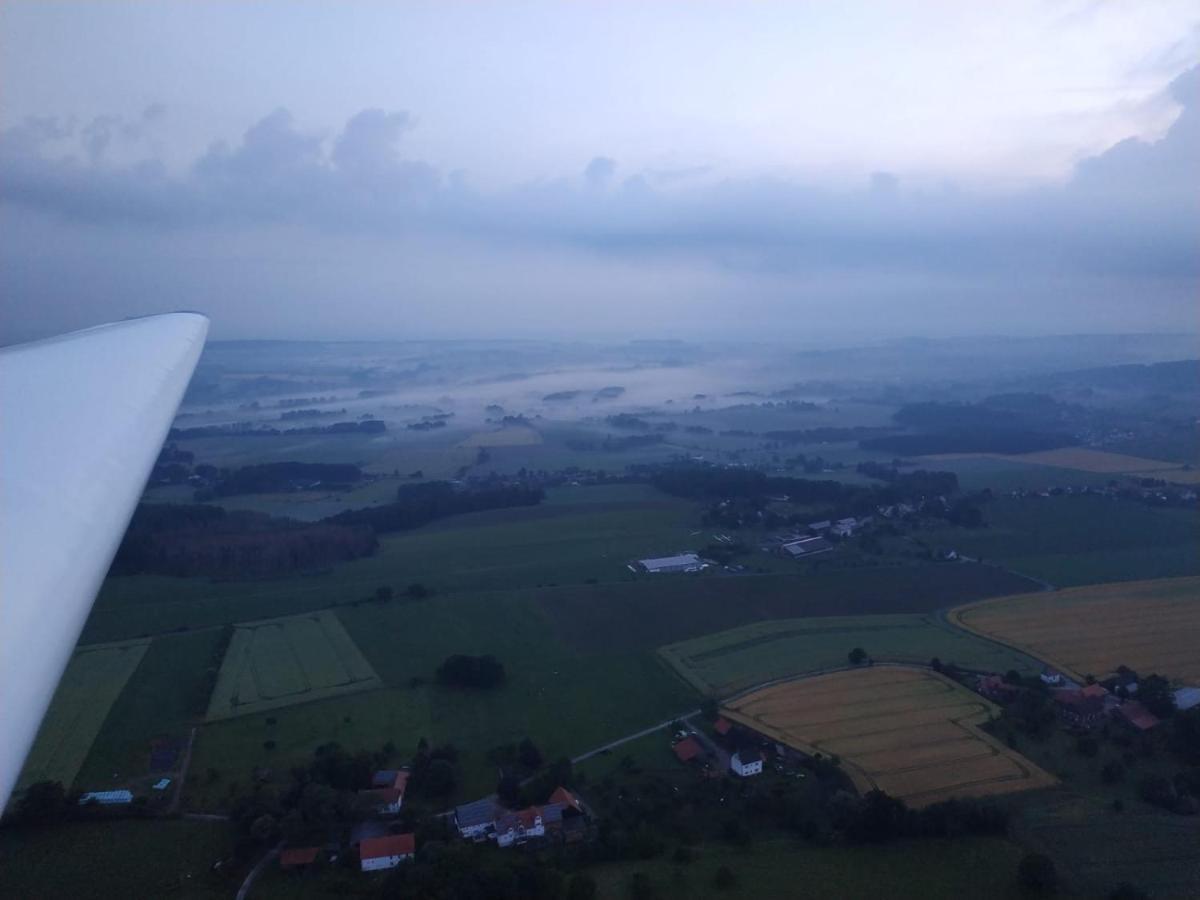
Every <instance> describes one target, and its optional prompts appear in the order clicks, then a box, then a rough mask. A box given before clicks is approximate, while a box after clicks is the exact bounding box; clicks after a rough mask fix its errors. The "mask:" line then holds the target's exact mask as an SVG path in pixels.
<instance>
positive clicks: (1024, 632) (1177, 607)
mask: <svg viewBox="0 0 1200 900" xmlns="http://www.w3.org/2000/svg"><path fill="white" fill-rule="evenodd" d="M949 618H950V621H951V622H953V623H954V624H956V625H958V626H960V627H962V628H965V629H967V630H968V631H973V632H975V633H976V634H980V635H983V636H984V637H988V638H991V639H993V640H997V641H1001V642H1003V643H1005V644H1009V645H1011V646H1013V647H1016V648H1018V649H1020V650H1024V651H1025V652H1026V653H1028V654H1030V655H1031V656H1035V657H1037V658H1038V659H1041V660H1042V661H1043V662H1046V663H1048V664H1050V665H1052V666H1054V667H1055V668H1057V669H1061V670H1062V671H1064V672H1066V673H1067V674H1068V675H1071V676H1072V677H1074V678H1076V679H1082V678H1084V677H1085V676H1087V675H1095V676H1096V677H1098V678H1099V677H1103V676H1104V675H1107V674H1109V673H1111V672H1113V671H1115V670H1116V668H1117V667H1118V666H1122V665H1124V666H1129V667H1130V668H1131V669H1135V670H1137V671H1138V672H1142V673H1145V674H1149V673H1151V672H1157V673H1158V674H1160V675H1164V676H1166V677H1167V678H1170V679H1172V680H1178V681H1184V682H1187V683H1189V684H1200V578H1198V577H1189V578H1161V579H1157V580H1154V581H1125V582H1117V583H1115V584H1095V585H1087V586H1085V587H1077V588H1068V589H1066V590H1061V591H1053V592H1049V591H1043V592H1041V593H1037V594H1020V595H1017V596H1015V597H996V598H994V599H991V600H983V601H980V602H978V603H969V604H967V605H966V606H960V607H958V609H955V610H951V612H950V614H949Z"/></svg>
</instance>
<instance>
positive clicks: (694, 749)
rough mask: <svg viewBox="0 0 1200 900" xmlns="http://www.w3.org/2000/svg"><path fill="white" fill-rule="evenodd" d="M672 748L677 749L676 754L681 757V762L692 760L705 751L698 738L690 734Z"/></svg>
mask: <svg viewBox="0 0 1200 900" xmlns="http://www.w3.org/2000/svg"><path fill="white" fill-rule="evenodd" d="M672 749H673V750H674V751H675V755H676V756H678V757H679V761H680V762H690V761H691V760H693V759H695V758H696V757H697V756H700V755H701V754H703V753H704V749H703V748H702V747H701V746H700V744H699V743H697V741H696V739H695V738H694V737H690V736H689V737H685V738H684V739H683V740H682V741H680V742H679V743H678V744H676V745H675V746H674V747H673V748H672Z"/></svg>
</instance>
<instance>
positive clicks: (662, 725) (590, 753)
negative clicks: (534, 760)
mask: <svg viewBox="0 0 1200 900" xmlns="http://www.w3.org/2000/svg"><path fill="white" fill-rule="evenodd" d="M698 715H700V710H698V709H693V710H691V711H689V712H685V713H680V714H679V715H677V716H671V718H669V719H663V720H662V721H661V722H659V723H658V724H657V725H651V726H650V727H649V728H643V729H642V730H641V731H636V732H634V733H633V734H627V735H625V737H622V738H617V739H616V740H615V741H610V742H609V743H607V744H605V745H604V746H603V747H597V748H595V749H594V750H589V751H588V752H587V753H581V754H579V755H578V756H575V757H572V758H571V762H572V763H581V762H583V761H584V760H585V759H591V758H592V757H593V756H599V755H600V754H601V753H605V752H607V751H609V750H613V749H615V748H617V747H620V746H621V745H622V744H628V743H629V742H630V741H636V740H637V739H638V738H641V737H645V736H646V735H648V734H654V732H656V731H659V730H660V729H663V728H666V727H667V726H668V725H670V724H671V723H672V722H682V721H684V720H685V719H690V718H691V717H692V716H698Z"/></svg>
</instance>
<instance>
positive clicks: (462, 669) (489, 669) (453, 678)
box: [437, 653, 508, 688]
mask: <svg viewBox="0 0 1200 900" xmlns="http://www.w3.org/2000/svg"><path fill="white" fill-rule="evenodd" d="M507 677H508V676H507V675H506V674H505V671H504V664H503V663H502V662H500V660H498V659H496V657H494V656H492V655H491V654H484V655H483V656H468V655H467V654H465V653H456V654H454V655H453V656H448V657H446V659H445V660H444V661H443V662H442V664H441V665H440V666H438V668H437V681H438V684H443V685H447V686H449V687H466V688H493V687H499V686H500V685H502V684H504V682H505V680H506V678H507Z"/></svg>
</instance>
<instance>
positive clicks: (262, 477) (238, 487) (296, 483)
mask: <svg viewBox="0 0 1200 900" xmlns="http://www.w3.org/2000/svg"><path fill="white" fill-rule="evenodd" d="M362 477H363V473H362V469H360V468H359V467H358V466H356V465H352V464H351V463H305V462H277V463H262V464H261V465H254V466H242V467H241V468H240V469H231V470H226V471H222V472H221V473H220V475H219V476H218V478H217V481H216V483H215V484H213V485H212V486H211V487H210V488H208V489H207V493H206V494H205V496H203V497H202V496H200V493H201V492H197V496H196V499H197V500H204V499H207V498H209V497H233V496H236V495H238V494H272V493H277V492H280V491H290V490H295V489H296V488H297V487H300V486H307V485H310V484H313V483H314V482H320V484H321V487H322V488H324V489H326V490H336V489H345V488H348V487H349V486H350V485H352V484H355V483H356V482H358V481H361V480H362Z"/></svg>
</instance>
